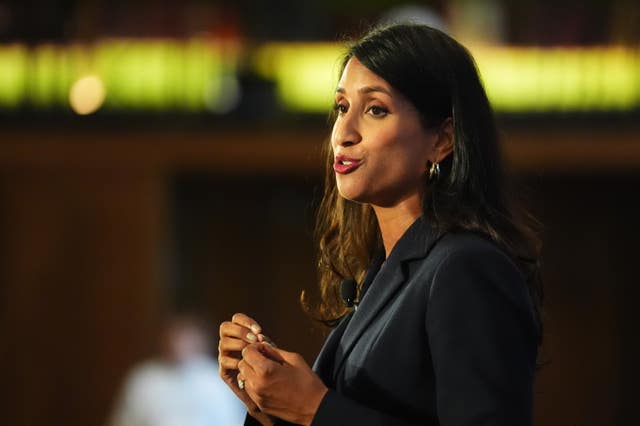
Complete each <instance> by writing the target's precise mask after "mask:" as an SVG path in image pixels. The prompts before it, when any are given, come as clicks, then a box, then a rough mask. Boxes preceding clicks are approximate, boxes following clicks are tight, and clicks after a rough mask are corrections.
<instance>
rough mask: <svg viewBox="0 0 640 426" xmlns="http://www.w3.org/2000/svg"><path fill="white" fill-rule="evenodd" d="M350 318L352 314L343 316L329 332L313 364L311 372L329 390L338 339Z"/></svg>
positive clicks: (331, 384) (331, 383) (332, 384)
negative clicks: (316, 375) (313, 372)
mask: <svg viewBox="0 0 640 426" xmlns="http://www.w3.org/2000/svg"><path fill="white" fill-rule="evenodd" d="M352 316H353V312H349V313H348V314H347V315H345V316H344V318H342V320H341V321H340V323H339V324H338V325H337V326H336V328H334V329H333V330H331V333H329V337H327V340H325V342H324V345H322V349H320V353H319V354H318V356H317V357H316V360H315V362H314V363H313V367H312V369H313V371H315V372H316V374H318V376H319V377H320V378H321V379H322V381H323V382H324V384H325V386H327V387H330V388H332V387H334V383H333V365H334V362H335V354H336V348H337V347H338V343H340V338H341V337H342V334H343V333H344V330H345V328H347V325H348V324H349V321H350V320H351V317H352Z"/></svg>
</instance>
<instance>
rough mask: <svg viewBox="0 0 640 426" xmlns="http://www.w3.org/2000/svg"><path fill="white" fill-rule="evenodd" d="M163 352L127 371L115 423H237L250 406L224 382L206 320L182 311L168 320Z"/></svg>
mask: <svg viewBox="0 0 640 426" xmlns="http://www.w3.org/2000/svg"><path fill="white" fill-rule="evenodd" d="M160 346H161V354H160V356H159V357H158V358H156V359H151V360H148V361H145V362H143V363H142V364H140V365H138V366H136V367H134V368H133V369H132V370H131V372H130V373H129V374H128V375H127V377H126V380H125V382H124V386H123V389H122V391H121V395H120V396H119V398H118V400H117V403H116V406H115V409H114V412H113V413H112V417H111V421H110V426H214V425H215V426H237V425H240V424H242V422H243V419H244V407H243V405H242V404H241V403H240V402H239V401H238V399H237V398H236V397H235V396H234V395H233V393H232V392H231V391H230V390H229V389H228V387H227V386H225V384H224V383H223V382H222V380H221V379H220V377H219V375H218V365H217V363H216V361H215V359H213V358H212V357H211V355H210V344H209V339H208V336H207V333H206V328H205V327H204V324H203V322H202V321H201V320H200V319H199V318H198V317H197V316H196V315H194V314H188V313H176V314H173V315H171V316H169V317H168V318H167V319H166V321H165V322H164V324H163V327H162V330H161V337H160Z"/></svg>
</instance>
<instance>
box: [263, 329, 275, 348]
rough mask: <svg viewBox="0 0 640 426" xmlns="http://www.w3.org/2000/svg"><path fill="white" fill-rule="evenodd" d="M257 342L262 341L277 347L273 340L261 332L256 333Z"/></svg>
mask: <svg viewBox="0 0 640 426" xmlns="http://www.w3.org/2000/svg"><path fill="white" fill-rule="evenodd" d="M258 342H264V343H268V344H270V345H271V346H273V347H274V348H277V347H278V345H276V344H275V342H274V341H273V340H271V338H269V336H266V335H264V334H262V333H260V334H258Z"/></svg>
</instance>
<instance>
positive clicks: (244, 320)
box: [231, 313, 262, 335]
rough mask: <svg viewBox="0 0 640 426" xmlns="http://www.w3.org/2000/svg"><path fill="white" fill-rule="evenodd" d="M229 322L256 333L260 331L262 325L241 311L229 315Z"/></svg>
mask: <svg viewBox="0 0 640 426" xmlns="http://www.w3.org/2000/svg"><path fill="white" fill-rule="evenodd" d="M231 322H233V323H235V324H239V325H241V326H243V327H246V328H248V329H249V330H251V331H252V332H253V333H254V334H256V335H258V334H260V333H262V327H260V324H258V322H257V321H256V320H254V319H253V318H251V317H250V316H248V315H245V314H243V313H237V314H234V315H233V316H232V317H231Z"/></svg>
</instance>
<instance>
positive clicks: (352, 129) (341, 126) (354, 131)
mask: <svg viewBox="0 0 640 426" xmlns="http://www.w3.org/2000/svg"><path fill="white" fill-rule="evenodd" d="M361 140H362V135H361V134H360V130H359V124H358V120H357V117H355V114H350V113H349V112H347V113H345V114H343V115H341V116H339V117H338V118H336V121H335V122H334V123H333V131H332V132H331V146H332V147H333V149H334V151H335V149H336V148H338V147H347V146H351V145H355V144H357V143H360V141H361Z"/></svg>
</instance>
